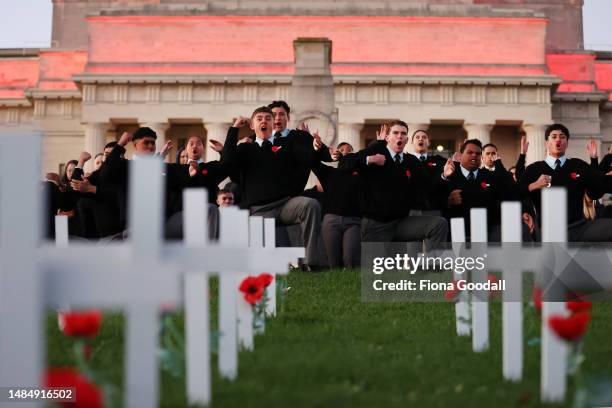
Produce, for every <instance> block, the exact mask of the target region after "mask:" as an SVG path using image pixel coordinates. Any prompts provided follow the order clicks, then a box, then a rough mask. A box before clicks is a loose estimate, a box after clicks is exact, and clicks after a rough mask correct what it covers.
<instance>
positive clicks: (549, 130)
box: [544, 123, 570, 140]
mask: <svg viewBox="0 0 612 408" xmlns="http://www.w3.org/2000/svg"><path fill="white" fill-rule="evenodd" d="M555 130H560V131H561V132H562V133H563V134H564V135H565V136H567V138H568V139H569V138H570V131H569V129H568V128H566V127H565V126H563V125H562V124H560V123H553V124H552V125H550V126H549V127H547V128H546V131H545V132H544V140H548V136H550V134H551V133H552V132H553V131H555Z"/></svg>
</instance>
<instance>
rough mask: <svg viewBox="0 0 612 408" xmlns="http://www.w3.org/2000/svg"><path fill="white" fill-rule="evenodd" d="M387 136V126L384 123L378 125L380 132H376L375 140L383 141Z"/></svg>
mask: <svg viewBox="0 0 612 408" xmlns="http://www.w3.org/2000/svg"><path fill="white" fill-rule="evenodd" d="M388 134H389V126H388V125H387V124H386V123H383V124H382V125H380V130H379V131H377V132H376V140H385V138H386V137H387V135H388Z"/></svg>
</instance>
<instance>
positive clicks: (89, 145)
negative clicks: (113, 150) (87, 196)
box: [84, 123, 109, 171]
mask: <svg viewBox="0 0 612 408" xmlns="http://www.w3.org/2000/svg"><path fill="white" fill-rule="evenodd" d="M108 128H109V124H108V123H86V124H85V146H84V150H85V151H86V152H89V153H90V154H91V160H89V161H88V162H87V163H86V164H85V171H91V170H93V158H94V156H95V155H96V154H98V153H102V151H103V150H104V145H106V132H107V131H108Z"/></svg>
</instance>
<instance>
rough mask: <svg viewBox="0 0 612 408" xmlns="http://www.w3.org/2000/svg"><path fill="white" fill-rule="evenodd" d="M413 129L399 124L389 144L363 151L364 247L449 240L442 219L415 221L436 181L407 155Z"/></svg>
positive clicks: (380, 142)
mask: <svg viewBox="0 0 612 408" xmlns="http://www.w3.org/2000/svg"><path fill="white" fill-rule="evenodd" d="M407 141H408V125H407V124H406V123H405V122H402V121H399V120H398V121H394V122H391V123H390V124H389V125H388V134H387V135H386V136H385V140H378V141H376V142H374V143H372V144H371V145H370V146H368V147H367V148H366V149H364V150H362V151H360V152H359V153H358V155H357V160H356V166H357V169H358V172H359V179H360V207H361V213H362V216H363V219H362V222H361V238H362V241H366V242H368V241H370V242H391V241H400V242H402V241H423V240H425V241H427V242H429V243H437V242H443V241H446V239H447V234H448V225H447V222H446V220H445V219H444V218H442V217H436V216H410V210H411V209H414V208H415V207H417V206H418V205H419V203H420V202H422V199H421V197H422V196H423V195H426V194H428V191H429V186H430V184H431V179H430V178H429V177H428V175H427V173H426V171H425V170H424V169H423V166H422V164H421V163H420V162H419V160H417V159H416V158H415V157H414V156H413V155H410V154H407V153H406V154H405V153H403V151H404V147H405V146H406V143H407Z"/></svg>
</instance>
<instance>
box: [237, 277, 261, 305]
mask: <svg viewBox="0 0 612 408" xmlns="http://www.w3.org/2000/svg"><path fill="white" fill-rule="evenodd" d="M261 283H262V282H261V280H260V279H259V278H256V277H254V276H249V277H246V278H244V280H243V281H242V282H241V283H240V287H239V289H240V291H241V292H242V293H244V300H246V301H247V303H249V304H251V305H254V304H255V303H257V302H259V300H260V299H261V297H262V296H263V290H264V287H263V286H262V284H261Z"/></svg>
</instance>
